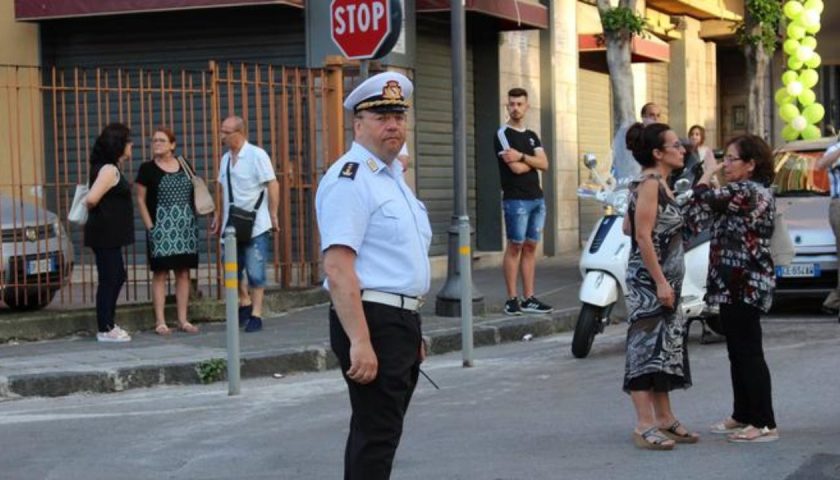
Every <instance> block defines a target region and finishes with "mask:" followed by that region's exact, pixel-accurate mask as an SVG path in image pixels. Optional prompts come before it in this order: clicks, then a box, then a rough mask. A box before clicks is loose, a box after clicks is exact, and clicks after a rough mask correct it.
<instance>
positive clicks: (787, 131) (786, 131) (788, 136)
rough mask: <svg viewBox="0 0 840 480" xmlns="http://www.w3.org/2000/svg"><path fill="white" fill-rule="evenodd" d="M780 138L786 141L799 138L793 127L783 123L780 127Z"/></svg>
mask: <svg viewBox="0 0 840 480" xmlns="http://www.w3.org/2000/svg"><path fill="white" fill-rule="evenodd" d="M782 138H784V139H785V141H787V142H792V141H794V140H796V139H797V138H799V132H797V131H796V130H794V129H793V127H791V126H790V125H785V127H784V128H783V129H782Z"/></svg>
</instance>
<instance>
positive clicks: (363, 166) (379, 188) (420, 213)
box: [315, 142, 432, 297]
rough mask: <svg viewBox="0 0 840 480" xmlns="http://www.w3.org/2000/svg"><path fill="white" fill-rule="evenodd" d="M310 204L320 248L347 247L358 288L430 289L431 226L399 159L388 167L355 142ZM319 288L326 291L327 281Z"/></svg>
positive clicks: (402, 291) (413, 291) (417, 293)
mask: <svg viewBox="0 0 840 480" xmlns="http://www.w3.org/2000/svg"><path fill="white" fill-rule="evenodd" d="M353 164H356V166H355V170H354V167H353ZM315 208H316V212H317V215H318V229H319V230H320V232H321V250H322V251H326V250H327V249H328V248H329V247H331V246H333V245H344V246H347V247H350V248H352V249H353V250H354V251H355V252H356V275H357V276H358V278H359V283H360V286H361V288H362V289H363V290H365V289H368V290H379V291H382V292H389V293H398V294H401V295H409V296H413V297H416V296H421V295H425V294H426V292H428V291H429V283H430V280H431V267H430V265H429V245H430V244H431V241H432V228H431V225H430V224H429V216H428V213H427V212H426V207H425V205H423V203H422V202H420V201H419V200H417V198H416V197H415V196H414V193H412V191H411V189H410V188H409V187H408V185H406V183H405V181H404V180H403V174H402V166H401V165H400V162H398V161H393V162H391V166H390V167H389V166H388V165H386V164H385V163H384V162H383V161H382V160H380V159H378V158H376V156H375V155H373V154H372V153H371V152H369V151H368V150H367V149H366V148H364V147H363V146H361V145H359V144H358V143H355V142H354V143H353V146H352V147H351V148H350V151H348V152H347V153H346V154H344V156H343V157H341V158H340V159H339V160H338V161H337V162H336V163H335V164H334V165H333V166H332V167H330V169H329V170H328V171H327V173H326V175H324V178H323V179H322V180H321V183H320V184H319V185H318V192H317V194H316V197H315ZM324 287H325V288H327V289H328V290H329V284H328V282H326V281H325V282H324Z"/></svg>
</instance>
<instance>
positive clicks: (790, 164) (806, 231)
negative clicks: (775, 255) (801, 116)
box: [773, 137, 837, 294]
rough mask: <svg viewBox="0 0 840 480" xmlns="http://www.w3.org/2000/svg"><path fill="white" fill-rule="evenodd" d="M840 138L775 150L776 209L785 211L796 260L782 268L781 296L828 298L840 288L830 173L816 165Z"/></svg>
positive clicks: (779, 274) (779, 275)
mask: <svg viewBox="0 0 840 480" xmlns="http://www.w3.org/2000/svg"><path fill="white" fill-rule="evenodd" d="M835 142H837V138H835V137H826V138H821V139H818V140H802V141H796V142H790V143H788V144H786V145H784V146H782V147H780V148H778V149H777V150H776V152H775V157H774V163H775V169H776V178H775V180H774V181H773V184H774V188H775V191H776V209H777V211H779V212H782V214H783V218H784V221H785V225H786V226H787V228H788V231H789V233H790V236H791V240H792V241H793V245H794V250H795V256H794V259H793V262H791V264H790V265H788V266H785V267H776V292H777V293H779V294H785V293H795V294H825V293H827V292H829V291H830V290H833V289H834V288H835V287H836V286H837V248H836V244H835V241H834V233H833V232H832V230H831V225H829V222H828V205H829V202H830V201H831V199H830V186H829V177H828V171H827V170H817V169H816V168H815V164H816V162H817V160H819V159H820V157H822V155H823V153H825V151H826V149H827V148H828V147H829V146H831V145H832V144H834V143H835Z"/></svg>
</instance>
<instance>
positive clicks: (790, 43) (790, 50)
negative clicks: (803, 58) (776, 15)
mask: <svg viewBox="0 0 840 480" xmlns="http://www.w3.org/2000/svg"><path fill="white" fill-rule="evenodd" d="M782 50H784V51H785V53H787V54H788V55H793V54H795V53H796V51H797V50H799V41H798V40H796V39H795V38H794V37H793V35H791V34H790V32H788V39H787V40H785V43H783V44H782Z"/></svg>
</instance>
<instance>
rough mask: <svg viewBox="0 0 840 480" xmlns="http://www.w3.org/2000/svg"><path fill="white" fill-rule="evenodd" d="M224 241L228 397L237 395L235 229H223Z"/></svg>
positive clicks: (237, 300)
mask: <svg viewBox="0 0 840 480" xmlns="http://www.w3.org/2000/svg"><path fill="white" fill-rule="evenodd" d="M224 239H225V265H224V266H225V323H226V325H227V376H228V395H239V268H238V265H237V263H236V229H234V228H233V227H227V228H225V232H224Z"/></svg>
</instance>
